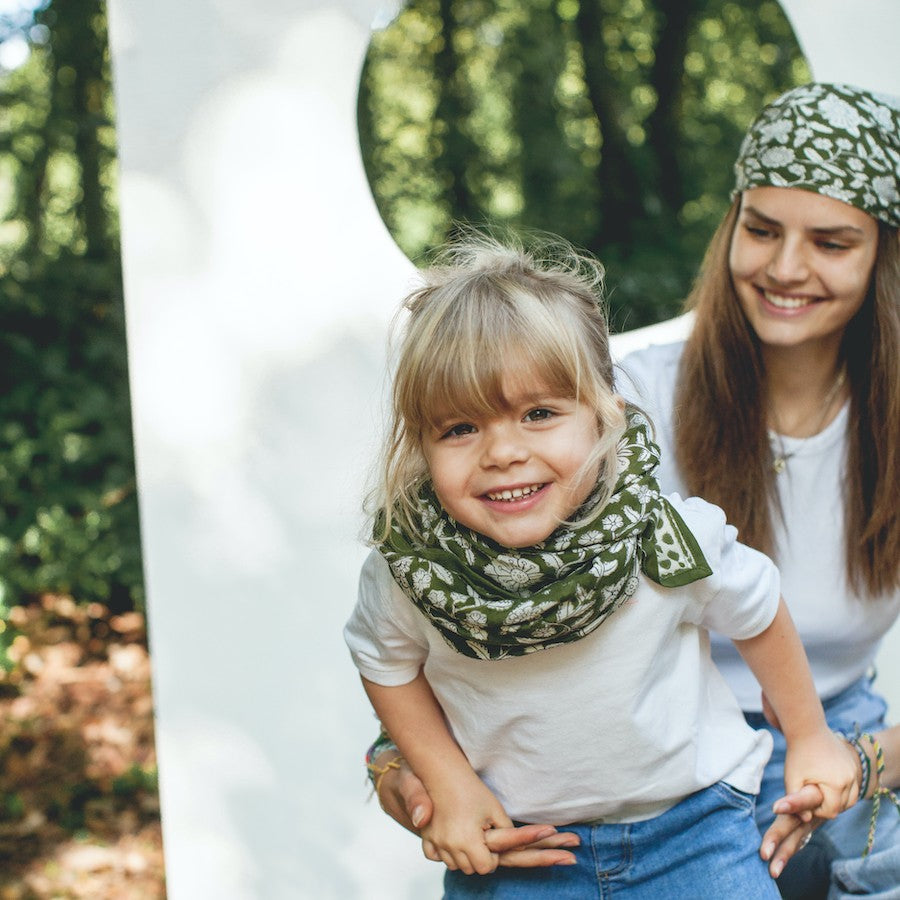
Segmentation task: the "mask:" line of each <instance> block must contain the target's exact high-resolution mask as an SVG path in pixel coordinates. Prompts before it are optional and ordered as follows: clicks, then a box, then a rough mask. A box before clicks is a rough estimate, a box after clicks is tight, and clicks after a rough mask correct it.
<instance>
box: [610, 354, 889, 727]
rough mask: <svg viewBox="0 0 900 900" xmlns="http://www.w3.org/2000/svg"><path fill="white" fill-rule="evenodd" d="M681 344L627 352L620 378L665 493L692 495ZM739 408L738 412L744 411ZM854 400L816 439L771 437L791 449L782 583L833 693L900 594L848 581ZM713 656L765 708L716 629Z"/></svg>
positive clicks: (747, 702)
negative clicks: (679, 446) (644, 420)
mask: <svg viewBox="0 0 900 900" xmlns="http://www.w3.org/2000/svg"><path fill="white" fill-rule="evenodd" d="M683 346H684V344H683V343H681V342H679V343H675V344H661V345H658V346H651V347H647V348H646V349H644V350H639V351H637V352H635V353H631V354H629V355H628V356H627V357H625V359H624V360H622V362H621V364H620V369H621V370H622V371H621V372H620V374H619V375H618V377H617V385H616V386H617V388H618V390H619V392H620V393H622V394H623V395H624V396H625V397H627V398H628V399H630V400H634V401H635V402H636V403H638V404H639V405H640V406H641V408H642V409H644V410H645V411H646V412H647V414H648V415H649V416H650V418H651V420H652V421H653V424H654V426H655V428H656V441H657V443H658V444H659V445H660V448H661V450H662V465H661V466H660V471H659V481H660V485H661V486H662V489H663V491H679V492H682V493H689V491H688V490H687V487H686V485H685V484H684V482H683V480H682V478H681V476H680V475H679V473H678V470H677V468H676V464H675V450H674V422H675V421H676V416H677V415H678V410H677V409H675V407H674V391H675V382H676V378H677V374H678V365H679V361H680V359H681V351H682V348H683ZM738 412H739V411H738ZM848 418H849V404H846V405H845V406H844V408H843V409H842V410H841V411H840V413H839V414H838V416H837V417H836V418H835V419H834V421H833V422H831V423H830V424H829V425H828V427H827V428H825V430H824V431H822V432H820V433H819V434H817V435H814V436H813V437H811V438H790V437H782V438H781V442H780V443H779V440H778V438H777V436H776V435H774V434H772V435H770V438H771V441H772V445H773V447H774V448H775V451H776V453H777V452H781V448H782V444H783V447H784V451H785V452H787V453H788V454H793V455H792V456H791V458H790V459H789V460H788V462H787V468H786V470H785V471H784V472H783V473H782V474H781V475H779V476H778V478H777V479H776V485H777V488H778V494H779V498H780V500H781V508H782V510H783V513H784V523H783V525H782V524H781V523H780V522H779V523H778V524H777V525H776V532H775V546H776V547H777V548H778V550H777V558H776V560H775V561H776V563H777V564H778V567H779V568H780V570H781V588H782V594H783V596H784V599H785V602H786V603H787V605H788V608H789V609H790V611H791V616H792V617H793V619H794V624H795V625H796V626H797V630H798V632H799V633H800V637H801V638H802V640H803V645H804V647H805V648H806V653H807V656H808V657H809V663H810V668H811V669H812V673H813V678H814V679H815V683H816V689H817V690H818V692H819V696H820V697H822V698H823V699H827V698H829V697H833V696H834V695H835V694H838V693H840V692H841V691H842V690H843V689H844V688H846V687H847V686H848V685H850V684H852V683H853V682H854V681H856V680H857V679H858V678H860V677H861V676H862V675H864V674H865V673H866V671H867V670H868V669H869V668H870V666H871V665H872V663H873V661H874V659H875V655H876V653H877V651H878V646H879V644H880V642H881V638H882V636H883V635H884V634H885V632H886V631H887V630H888V629H889V628H890V626H891V625H892V624H893V622H894V620H895V619H896V618H897V615H898V613H900V591H895V592H893V593H892V594H889V595H887V596H884V597H878V598H871V597H863V596H860V595H858V594H857V593H855V592H854V591H853V590H852V589H851V588H850V586H849V584H848V582H847V575H846V566H845V559H846V556H845V550H844V524H843V523H844V506H843V498H842V496H841V490H842V486H843V483H844V475H843V472H844V457H845V454H846V446H847V425H848ZM712 645H713V658H714V659H715V661H716V663H717V664H718V665H719V668H720V669H721V671H722V674H723V675H724V676H725V679H726V680H727V681H728V683H729V684H730V685H731V688H732V690H733V691H734V692H735V694H736V695H737V698H738V700H739V702H740V704H741V707H742V708H743V709H745V710H747V711H757V712H758V711H759V710H760V709H761V706H762V705H761V700H760V688H759V684H758V683H757V681H756V679H755V678H754V677H753V673H752V672H750V670H749V669H748V668H747V666H746V664H745V663H744V661H743V659H741V657H740V656H739V654H738V653H737V651H736V650H735V648H734V645H733V644H732V643H731V641H729V640H727V639H725V638H723V637H721V636H718V635H713V637H712Z"/></svg>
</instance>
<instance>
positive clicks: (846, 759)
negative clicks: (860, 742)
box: [779, 729, 860, 819]
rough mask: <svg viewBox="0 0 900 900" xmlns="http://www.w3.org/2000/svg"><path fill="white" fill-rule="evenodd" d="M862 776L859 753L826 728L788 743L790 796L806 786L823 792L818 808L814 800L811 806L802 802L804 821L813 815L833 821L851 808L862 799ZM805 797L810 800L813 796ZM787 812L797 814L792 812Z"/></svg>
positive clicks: (786, 779)
mask: <svg viewBox="0 0 900 900" xmlns="http://www.w3.org/2000/svg"><path fill="white" fill-rule="evenodd" d="M859 775H860V765H859V758H858V757H857V755H856V751H855V750H854V749H853V748H852V747H851V746H850V744H848V743H847V741H845V740H844V739H843V738H841V737H839V736H838V735H836V734H834V732H832V731H827V730H824V729H823V731H821V732H820V733H819V734H817V735H815V736H811V737H805V738H795V739H794V740H793V741H789V742H788V748H787V755H786V757H785V762H784V784H785V788H786V789H787V792H788V794H794V793H795V792H799V791H800V789H801V788H802V787H804V785H815V786H816V787H817V788H818V789H819V791H821V801H820V802H817V803H816V804H815V805H812V802H813V801H809V804H806V803H804V802H803V801H800V806H799V812H800V816H801V818H802V817H804V816H805V815H811V816H816V817H818V818H820V819H833V818H834V817H835V816H837V815H838V814H839V813H842V812H843V811H844V810H845V809H849V808H850V807H851V806H853V804H854V803H856V801H857V800H858V799H859V782H860V777H859ZM801 796H804V795H801ZM805 796H806V797H807V800H808V799H809V797H811V796H812V795H811V794H806V795H805ZM786 799H788V798H782V800H786ZM779 802H781V801H779ZM786 811H788V812H794V810H793V809H788V810H786Z"/></svg>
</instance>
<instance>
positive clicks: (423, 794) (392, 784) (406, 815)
mask: <svg viewBox="0 0 900 900" xmlns="http://www.w3.org/2000/svg"><path fill="white" fill-rule="evenodd" d="M395 759H399V768H396V769H394V768H392V769H388V770H387V771H386V772H385V774H384V775H382V776H381V777H380V780H379V782H378V800H379V802H380V804H381V808H382V809H383V810H384V811H385V812H386V813H387V814H388V815H389V816H390V817H391V818H392V819H393V820H394V821H395V822H397V823H398V824H399V825H402V826H403V827H404V828H405V829H406V830H407V831H411V832H412V833H413V834H416V835H418V834H419V829H421V828H423V827H425V826H426V825H427V824H428V823H429V822H430V821H431V817H432V815H433V814H434V804H433V803H432V802H431V797H429V796H428V792H427V791H426V790H425V785H423V784H422V782H421V781H420V780H419V779H418V778H417V777H416V775H415V774H414V773H413V771H412V769H411V768H410V767H409V764H408V763H407V762H406V760H404V759H402V758H400V753H399V751H397V750H386V751H385V752H384V753H382V754H380V755H379V756H378V758H377V759H376V760H375V761H374V762H375V763H376V765H377V766H378V767H379V768H383V767H384V766H386V765H387V764H388V763H389V762H391V761H392V760H395ZM484 838H485V843H486V844H487V847H488V849H489V850H490V851H491V852H493V853H495V854H497V857H498V862H499V865H501V866H508V867H516V868H542V867H544V866H557V865H563V866H565V865H572V864H573V863H574V862H575V856H574V855H573V854H572V853H570V852H569V851H568V850H566V849H565V848H567V847H577V846H578V845H579V843H580V841H579V839H578V836H577V835H575V834H572V833H571V832H557V831H556V829H555V828H554V827H553V826H552V825H520V826H519V827H517V828H492V829H490V830H488V831H486V832H485V833H484Z"/></svg>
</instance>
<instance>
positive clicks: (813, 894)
mask: <svg viewBox="0 0 900 900" xmlns="http://www.w3.org/2000/svg"><path fill="white" fill-rule="evenodd" d="M822 705H823V706H824V707H825V716H826V718H827V719H828V725H829V727H830V728H832V729H834V730H835V731H841V732H845V733H851V734H852V733H853V731H854V730H855V728H856V727H857V725H858V726H859V728H860V730H861V731H870V732H874V731H880V730H881V729H882V728H884V727H885V721H884V716H885V713H886V711H887V706H886V704H885V702H884V700H883V699H882V698H881V697H880V696H879V695H878V694H876V693H875V692H874V691H873V690H872V679H871V678H868V677H866V678H861V679H860V680H859V681H857V682H856V683H855V684H852V685H850V687H848V688H847V689H846V690H844V691H842V692H841V693H840V694H838V695H837V696H836V697H832V698H831V699H830V700H826V701H824V702H823V704H822ZM746 719H747V722H748V723H749V724H750V725H751V727H753V728H765V729H766V730H768V731H769V732H771V734H772V739H773V741H774V745H775V746H774V749H773V750H772V756H771V758H770V760H769V763H768V765H767V766H766V770H765V773H764V775H763V782H762V787H761V789H760V792H759V797H758V798H757V806H756V821H757V823H758V824H759V830H760V832H761V833H763V832H765V830H766V829H767V828H768V827H769V825H771V824H772V821H773V819H774V815H773V813H772V804H773V803H774V802H775V801H776V800H777V799H778V798H779V797H781V796H782V795H783V794H784V751H785V743H784V736H783V735H782V734H781V732H780V731H775V730H774V729H772V728H771V726H769V724H768V723H767V722H766V721H765V718H764V717H763V716H762V714H761V713H747V714H746ZM871 815H872V801H871V800H866V801H863V802H862V803H857V804H856V805H855V806H853V807H852V808H851V809H848V810H847V812H845V813H842V814H841V815H840V816H838V817H837V818H836V819H833V820H832V821H830V822H826V823H825V824H824V825H822V826H821V828H819V829H818V830H817V831H816V832H815V833H814V834H813V837H812V840H810V842H809V844H808V845H807V847H806V849H805V850H802V851H801V852H800V853H798V854H797V855H796V856H795V857H794V858H793V859H792V860H791V861H790V862H789V863H788V864H787V867H786V868H785V870H784V872H783V873H782V875H781V877H780V878H779V879H778V888H779V890H780V891H781V894H782V897H784V898H786V900H825V898H828V900H844V898H848V897H859V896H864V897H878V898H884V900H887V898H893V900H900V815H898V814H897V810H896V809H894V807H893V804H891V803H888V802H885V801H884V800H882V803H881V811H880V813H879V817H878V826H877V828H876V831H875V844H874V848H873V850H872V852H871V853H870V854H869V855H868V856H867V857H866V858H865V859H864V860H863V859H862V852H863V850H864V849H865V846H866V838H867V835H868V831H869V820H870V818H871Z"/></svg>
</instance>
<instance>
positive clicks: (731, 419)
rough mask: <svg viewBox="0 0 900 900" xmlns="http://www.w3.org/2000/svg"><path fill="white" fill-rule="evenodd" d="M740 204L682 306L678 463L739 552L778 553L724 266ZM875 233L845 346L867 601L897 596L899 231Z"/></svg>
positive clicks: (771, 491)
mask: <svg viewBox="0 0 900 900" xmlns="http://www.w3.org/2000/svg"><path fill="white" fill-rule="evenodd" d="M739 205H740V195H738V196H737V197H736V198H735V199H734V201H733V203H732V206H731V209H730V210H729V211H728V213H727V215H726V216H725V218H724V220H723V221H722V223H721V225H720V226H719V228H718V229H717V231H716V233H715V235H714V236H713V239H712V241H711V243H710V245H709V248H708V250H707V254H706V258H705V259H704V261H703V265H702V267H701V270H700V274H699V276H698V278H697V281H696V283H695V284H694V288H693V290H692V291H691V295H690V296H689V297H688V301H687V305H688V307H689V308H693V309H694V310H695V311H696V319H695V322H694V326H693V329H692V331H691V335H690V337H689V339H688V341H687V343H686V345H685V349H684V353H683V355H682V359H681V367H680V371H679V376H678V385H677V389H676V395H675V409H676V410H677V416H676V426H675V455H676V459H677V462H678V467H679V470H680V471H681V474H682V476H683V477H684V480H685V483H686V484H687V487H688V489H689V490H690V492H691V493H694V494H697V495H698V496H700V497H703V498H704V499H706V500H709V501H710V502H711V503H715V504H717V505H718V506H721V507H722V509H724V510H725V514H726V515H727V516H728V520H729V521H730V522H731V523H732V524H733V525H735V526H736V527H737V529H738V531H739V533H740V536H741V540H742V541H743V542H744V543H745V544H749V545H750V546H751V547H756V548H757V549H759V550H762V551H763V552H765V553H768V554H769V555H773V553H774V549H775V547H774V519H773V516H775V515H778V514H779V508H778V502H777V493H776V489H775V474H774V472H773V470H772V457H771V450H770V447H769V439H768V432H767V417H766V408H767V393H766V391H767V388H766V378H765V368H764V366H763V360H762V354H761V352H760V345H759V339H758V338H757V336H756V333H755V332H754V331H753V329H752V327H751V326H750V323H749V322H748V321H747V318H746V316H745V315H744V313H743V310H742V309H741V305H740V302H739V301H738V298H737V294H736V293H735V290H734V285H733V283H732V280H731V275H730V274H729V265H728V254H729V248H730V246H731V238H732V235H733V234H734V229H735V227H736V223H737V219H738V210H739ZM878 227H879V235H878V250H877V254H876V257H875V266H874V269H873V275H872V282H871V284H870V286H869V291H868V295H867V297H866V300H865V302H864V303H863V306H862V308H861V309H860V310H859V312H858V313H857V314H856V315H855V316H854V317H853V319H852V320H851V321H850V323H849V324H848V326H847V330H846V332H845V333H844V340H843V346H842V354H843V358H844V359H845V361H846V365H847V376H848V381H849V383H850V393H851V399H850V424H849V446H848V452H847V460H846V470H845V478H844V484H843V492H844V510H845V516H844V528H845V529H846V534H845V554H846V555H845V564H846V570H847V575H848V580H849V581H850V583H851V584H853V585H854V586H855V587H856V588H857V589H860V590H865V591H866V592H868V593H869V594H870V595H872V596H877V595H879V594H882V593H883V592H885V591H890V590H896V589H897V587H900V562H898V561H900V510H898V507H897V498H898V497H900V232H898V230H897V229H896V228H893V227H891V226H889V225H886V224H884V223H883V222H879V223H878ZM776 562H777V559H776Z"/></svg>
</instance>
